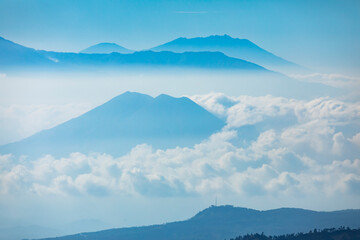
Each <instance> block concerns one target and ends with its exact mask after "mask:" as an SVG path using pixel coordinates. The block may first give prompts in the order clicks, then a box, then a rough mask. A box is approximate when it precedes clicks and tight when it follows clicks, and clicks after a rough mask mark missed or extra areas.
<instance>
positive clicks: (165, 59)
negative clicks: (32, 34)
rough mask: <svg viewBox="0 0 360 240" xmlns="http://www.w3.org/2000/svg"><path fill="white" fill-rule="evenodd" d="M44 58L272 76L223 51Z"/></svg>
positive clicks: (53, 54) (80, 63)
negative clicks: (219, 70)
mask: <svg viewBox="0 0 360 240" xmlns="http://www.w3.org/2000/svg"><path fill="white" fill-rule="evenodd" d="M43 55H44V56H46V57H47V58H50V59H55V61H56V62H57V65H58V66H84V65H90V66H96V67H101V66H110V67H121V66H125V67H129V66H133V67H136V66H141V67H191V68H207V69H232V70H247V71H252V72H262V73H266V72H267V73H271V72H270V71H268V70H267V69H265V68H263V67H261V66H259V65H257V64H254V63H251V62H248V61H244V60H241V59H237V58H231V57H228V56H226V55H225V54H223V53H220V52H184V53H174V52H170V51H162V52H154V51H140V52H134V53H132V54H120V53H115V52H113V53H111V54H82V53H80V54H78V53H59V52H45V51H44V52H43Z"/></svg>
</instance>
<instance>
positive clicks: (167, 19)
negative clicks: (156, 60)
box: [0, 0, 360, 74]
mask: <svg viewBox="0 0 360 240" xmlns="http://www.w3.org/2000/svg"><path fill="white" fill-rule="evenodd" d="M359 11H360V3H359V1H357V0H346V1H339V0H327V1H325V0H316V1H311V0H293V1H283V0H271V1H263V0H255V1H247V0H240V1H234V0H225V1H219V0H201V1H184V0H180V1H174V0H171V1H165V0H154V1H144V0H134V1H125V0H120V1H110V0H106V1H100V0H77V1H72V0H30V1H28V0H1V1H0V36H2V37H4V38H7V39H9V40H12V41H15V42H18V43H20V44H23V45H26V46H29V47H33V48H36V49H45V50H54V51H80V50H82V49H84V48H86V47H88V46H90V45H93V44H97V43H99V42H115V43H118V44H119V45H122V46H124V47H127V48H130V49H135V50H142V49H148V48H151V47H154V46H156V45H159V44H162V43H165V42H168V41H170V40H173V39H175V38H178V37H198V36H208V35H215V34H218V35H219V34H220V35H222V34H229V35H231V36H233V37H237V38H247V39H249V40H251V41H253V42H254V43H256V44H258V45H259V46H261V47H263V48H264V49H266V50H268V51H270V52H273V53H275V54H277V55H279V56H281V57H283V58H285V59H288V60H290V61H294V62H296V63H299V64H301V65H304V66H311V67H316V68H317V69H320V70H323V71H324V70H327V71H331V70H332V71H335V72H328V73H338V72H341V73H345V72H346V73H348V74H355V73H358V69H359V66H358V63H359V62H360V59H359V52H360V46H359V44H357V43H358V42H359V40H360V27H359V22H360V16H359V14H358V13H359Z"/></svg>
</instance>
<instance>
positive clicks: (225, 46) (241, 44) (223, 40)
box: [151, 35, 305, 72]
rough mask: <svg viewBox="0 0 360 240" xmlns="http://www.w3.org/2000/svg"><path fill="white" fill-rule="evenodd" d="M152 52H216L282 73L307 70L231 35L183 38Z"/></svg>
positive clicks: (158, 47)
mask: <svg viewBox="0 0 360 240" xmlns="http://www.w3.org/2000/svg"><path fill="white" fill-rule="evenodd" d="M151 50H153V51H172V52H188V51H194V52H199V51H215V52H222V53H224V54H226V55H227V56H229V57H234V58H239V59H243V60H246V61H249V62H252V63H255V64H258V65H261V66H264V67H266V68H268V69H271V70H276V71H280V72H282V70H286V69H288V70H295V71H299V70H301V71H304V70H305V68H303V67H300V66H299V65H297V64H295V63H292V62H290V61H287V60H285V59H283V58H281V57H278V56H276V55H274V54H272V53H270V52H268V51H266V50H265V49H263V48H261V47H259V46H257V45H256V44H254V43H253V42H251V41H249V40H247V39H239V38H232V37H230V36H229V35H223V36H219V35H214V36H209V37H197V38H183V37H181V38H177V39H175V40H173V41H170V42H168V43H165V44H162V45H159V46H157V47H154V48H151Z"/></svg>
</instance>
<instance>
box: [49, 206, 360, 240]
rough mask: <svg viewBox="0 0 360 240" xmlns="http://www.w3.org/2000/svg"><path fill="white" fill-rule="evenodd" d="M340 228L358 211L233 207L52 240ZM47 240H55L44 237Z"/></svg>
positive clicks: (209, 239) (146, 239) (358, 217)
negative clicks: (164, 222)
mask: <svg viewBox="0 0 360 240" xmlns="http://www.w3.org/2000/svg"><path fill="white" fill-rule="evenodd" d="M340 226H345V227H350V228H358V227H359V226H360V210H343V211H334V212H316V211H310V210H304V209H296V208H280V209H275V210H267V211H258V210H253V209H247V208H239V207H233V206H219V207H214V206H212V207H210V208H207V209H205V210H203V211H201V212H199V213H198V214H196V215H195V216H194V217H192V218H190V219H188V220H186V221H180V222H172V223H166V224H162V225H152V226H144V227H131V228H118V229H109V230H104V231H99V232H92V233H81V234H75V235H70V236H64V237H57V238H56V240H70V239H71V240H81V239H87V240H98V239H102V240H115V239H122V240H136V239H143V240H167V239H172V240H183V239H197V240H219V239H229V238H234V237H236V236H239V235H244V234H248V233H262V232H264V233H265V234H268V235H279V234H287V233H297V232H308V231H309V230H313V229H314V228H317V229H324V228H332V227H334V228H337V227H340ZM50 239H55V238H47V240H50Z"/></svg>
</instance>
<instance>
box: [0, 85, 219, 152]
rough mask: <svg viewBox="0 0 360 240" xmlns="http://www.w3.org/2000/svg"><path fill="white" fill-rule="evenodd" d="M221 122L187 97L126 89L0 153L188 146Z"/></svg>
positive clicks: (215, 129)
mask: <svg viewBox="0 0 360 240" xmlns="http://www.w3.org/2000/svg"><path fill="white" fill-rule="evenodd" d="M223 126H224V123H223V122H222V121H221V120H220V119H218V118H217V117H215V116H214V115H212V114H211V113H209V112H207V111H206V110H205V109H203V108H202V107H200V106H199V105H197V104H196V103H194V102H192V101H191V100H190V99H188V98H185V97H183V98H173V97H170V96H167V95H160V96H158V97H156V98H152V97H150V96H147V95H144V94H139V93H130V92H126V93H124V94H122V95H120V96H118V97H115V98H114V99H112V100H110V101H109V102H107V103H105V104H103V105H101V106H99V107H97V108H95V109H93V110H91V111H89V112H87V113H85V114H83V115H81V116H79V117H77V118H75V119H71V120H69V121H67V122H65V123H63V124H60V125H58V126H56V127H54V128H52V129H49V130H44V131H42V132H39V133H37V134H35V135H33V136H31V137H29V138H26V139H24V140H21V141H19V142H15V143H11V144H7V145H4V146H1V147H0V152H2V153H15V154H26V155H30V156H40V155H43V154H53V155H56V156H64V155H67V154H69V153H71V152H83V153H89V152H105V153H109V154H113V155H120V154H124V153H126V152H128V151H129V150H130V149H131V148H132V147H134V146H136V145H137V144H142V143H148V144H151V145H152V146H154V147H156V148H169V147H176V146H192V145H193V144H195V143H198V142H200V141H201V140H203V139H205V138H206V137H208V136H210V135H211V134H212V133H214V132H216V131H218V130H220V129H221V128H222V127H223Z"/></svg>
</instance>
